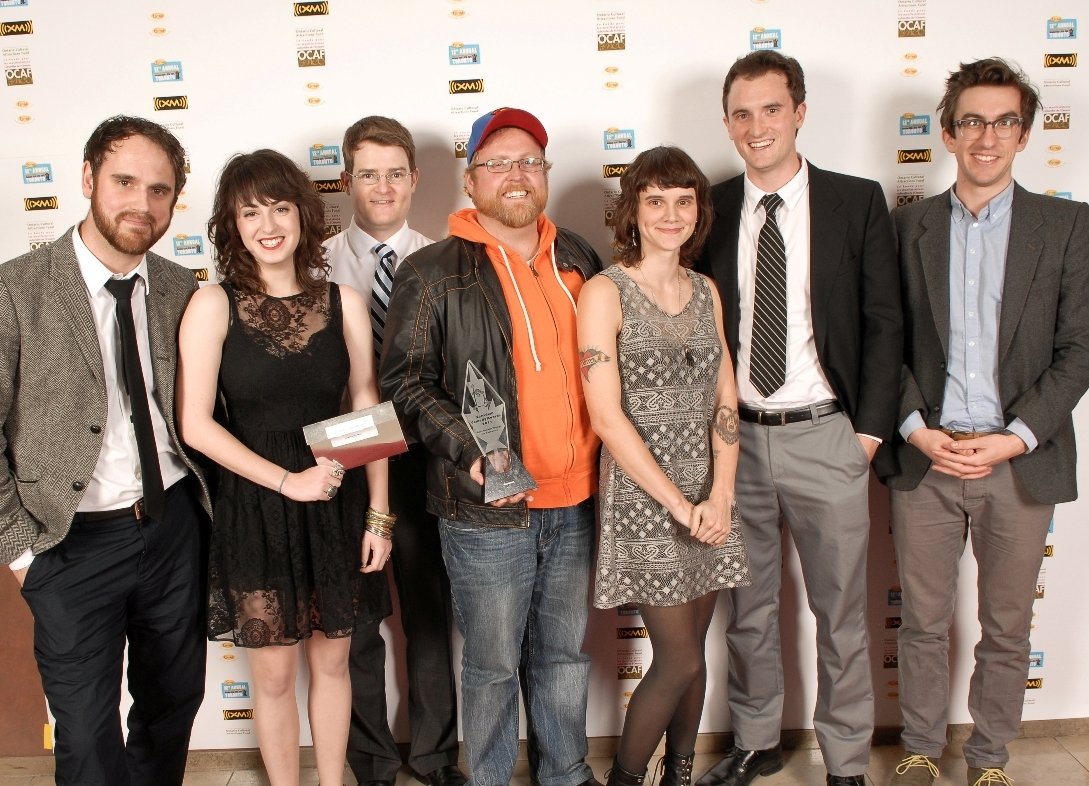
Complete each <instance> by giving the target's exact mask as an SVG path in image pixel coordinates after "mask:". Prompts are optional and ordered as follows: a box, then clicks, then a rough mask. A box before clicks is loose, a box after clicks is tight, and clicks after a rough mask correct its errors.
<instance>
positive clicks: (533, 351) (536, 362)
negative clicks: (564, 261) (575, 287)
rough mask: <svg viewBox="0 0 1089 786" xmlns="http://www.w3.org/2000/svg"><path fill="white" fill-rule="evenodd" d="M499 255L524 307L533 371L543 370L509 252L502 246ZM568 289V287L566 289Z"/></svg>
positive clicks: (519, 302) (569, 294)
mask: <svg viewBox="0 0 1089 786" xmlns="http://www.w3.org/2000/svg"><path fill="white" fill-rule="evenodd" d="M499 254H500V255H501V256H502V257H503V264H504V265H505V266H506V268H507V275H508V276H510V281H511V283H512V284H514V294H515V295H517V296H518V305H520V306H521V307H522V318H523V319H524V320H525V321H526V331H527V332H528V333H529V351H530V354H531V355H533V370H534V371H540V370H541V359H540V358H539V357H537V342H536V341H534V340H533V325H532V324H531V323H530V321H529V311H528V310H527V309H526V301H525V300H523V299H522V290H521V289H519V288H518V280H517V279H516V278H515V277H514V271H513V270H511V268H510V259H509V258H508V257H507V252H506V251H505V250H504V249H503V247H502V246H499ZM552 264H553V266H555V264H556V262H555V257H553V262H552ZM564 289H566V287H564ZM567 296H568V297H571V293H570V292H568V293H567Z"/></svg>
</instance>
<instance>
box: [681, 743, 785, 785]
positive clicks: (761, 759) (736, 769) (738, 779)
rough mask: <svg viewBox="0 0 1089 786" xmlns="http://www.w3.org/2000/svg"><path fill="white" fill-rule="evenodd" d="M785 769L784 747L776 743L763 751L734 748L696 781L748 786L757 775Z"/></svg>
mask: <svg viewBox="0 0 1089 786" xmlns="http://www.w3.org/2000/svg"><path fill="white" fill-rule="evenodd" d="M781 769H783V748H782V746H781V745H776V746H775V747H774V748H768V749H766V750H762V751H746V750H742V749H741V748H734V749H733V750H732V751H730V752H729V753H728V754H726V756H725V757H724V758H723V759H722V761H720V762H719V763H718V764H716V765H715V766H714V767H712V768H711V769H709V770H708V771H707V772H706V773H704V775H703V777H702V778H700V779H699V780H698V781H696V786H748V784H750V783H752V782H753V781H754V780H755V779H756V776H757V775H772V774H774V773H776V772H779V770H781Z"/></svg>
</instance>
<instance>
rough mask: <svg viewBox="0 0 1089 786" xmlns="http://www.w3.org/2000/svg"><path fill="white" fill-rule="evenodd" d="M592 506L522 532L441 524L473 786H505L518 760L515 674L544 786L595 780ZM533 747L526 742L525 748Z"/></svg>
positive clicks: (533, 519)
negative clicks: (589, 736)
mask: <svg viewBox="0 0 1089 786" xmlns="http://www.w3.org/2000/svg"><path fill="white" fill-rule="evenodd" d="M593 526H594V507H593V500H592V498H591V499H590V500H587V501H586V502H584V503H582V504H580V505H573V506H571V507H567V508H548V509H540V510H531V511H530V524H529V528H528V529H507V528H496V527H475V526H470V525H468V524H464V523H462V522H457V521H451V520H449V519H439V534H440V536H441V538H442V555H443V559H444V560H445V561H446V570H447V573H449V575H450V589H451V591H452V595H453V600H454V619H455V620H456V622H457V626H458V629H459V630H460V631H461V635H462V636H463V637H464V639H465V648H464V651H463V653H462V667H461V693H462V730H463V732H464V735H465V758H466V762H467V763H468V766H469V780H470V783H471V786H507V784H509V783H510V780H511V776H512V775H513V773H514V763H515V759H516V758H517V755H518V690H519V681H518V668H519V665H520V664H522V665H524V667H525V670H526V675H525V681H526V689H527V694H528V695H527V696H526V707H527V713H528V716H529V718H528V719H529V727H530V729H531V730H532V732H531V738H533V740H535V742H536V746H537V759H536V761H537V766H536V772H533V773H531V776H532V779H533V781H534V782H535V783H538V784H540V786H576V784H579V783H582V782H583V781H585V780H587V779H589V778H591V777H593V773H592V772H591V771H590V767H589V766H588V765H587V764H586V763H585V762H584V759H585V757H586V694H587V690H588V687H589V678H590V657H589V656H588V655H584V654H583V653H582V640H583V638H584V636H585V634H586V617H587V605H588V604H587V598H588V591H589V583H590V562H591V558H592V551H593V547H592V538H593ZM531 744H532V741H531Z"/></svg>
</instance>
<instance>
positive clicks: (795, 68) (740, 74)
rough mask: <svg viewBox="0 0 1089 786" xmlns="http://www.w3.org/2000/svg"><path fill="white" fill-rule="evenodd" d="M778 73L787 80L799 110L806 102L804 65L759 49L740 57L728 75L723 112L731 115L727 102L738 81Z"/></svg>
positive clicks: (723, 92) (724, 83) (723, 95)
mask: <svg viewBox="0 0 1089 786" xmlns="http://www.w3.org/2000/svg"><path fill="white" fill-rule="evenodd" d="M770 71H776V72H778V73H780V74H782V75H783V76H784V77H785V78H786V83H787V90H789V91H790V98H791V100H792V101H793V102H794V108H795V109H797V108H798V106H799V105H801V104H802V103H803V102H804V101H805V72H803V71H802V65H801V63H799V62H798V61H797V60H795V59H794V58H793V57H787V56H786V55H784V54H781V53H779V52H776V51H775V50H774V49H758V50H756V51H755V52H749V54H747V55H745V56H744V57H739V58H737V60H735V61H734V64H733V65H732V66H730V70H729V71H728V72H727V73H726V81H724V82H723V83H722V111H723V112H724V113H725V114H727V115H729V114H730V110H729V109H728V108H727V106H726V100H727V99H728V98H729V97H730V88H731V87H732V86H733V84H734V82H735V81H737V80H738V79H756V78H757V77H761V76H763V75H764V74H766V73H768V72H770Z"/></svg>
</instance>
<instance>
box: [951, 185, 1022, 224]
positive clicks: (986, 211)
mask: <svg viewBox="0 0 1089 786" xmlns="http://www.w3.org/2000/svg"><path fill="white" fill-rule="evenodd" d="M949 207H950V213H951V215H952V217H953V220H954V221H955V222H956V223H958V224H959V223H960V222H962V221H965V220H972V221H981V222H987V223H991V222H994V221H998V220H999V219H1000V218H1002V217H1003V216H1004V215H1006V213H1007V212H1009V210H1010V208H1012V207H1013V181H1010V184H1009V185H1008V186H1006V187H1005V188H1003V189H1002V191H1000V192H999V193H998V195H997V196H994V197H992V198H991V201H990V202H988V203H987V204H986V205H984V206H983V209H982V210H980V211H979V215H978V216H973V215H972V213H971V211H969V210H968V208H966V207H965V206H964V203H963V202H961V201H960V197H958V196H957V192H956V190H955V189H952V188H951V189H949Z"/></svg>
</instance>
